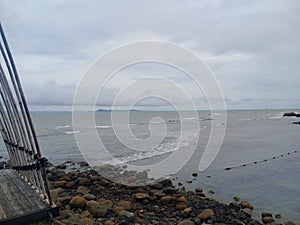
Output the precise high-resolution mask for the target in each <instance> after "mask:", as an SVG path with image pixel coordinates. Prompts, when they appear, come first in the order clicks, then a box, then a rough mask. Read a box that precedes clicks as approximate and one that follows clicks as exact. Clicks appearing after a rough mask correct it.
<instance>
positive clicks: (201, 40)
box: [0, 0, 300, 109]
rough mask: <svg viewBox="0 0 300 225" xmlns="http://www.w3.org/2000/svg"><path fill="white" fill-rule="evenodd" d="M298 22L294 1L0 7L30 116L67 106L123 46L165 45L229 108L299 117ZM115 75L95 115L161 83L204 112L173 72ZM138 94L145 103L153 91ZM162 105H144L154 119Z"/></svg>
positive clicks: (64, 0)
mask: <svg viewBox="0 0 300 225" xmlns="http://www.w3.org/2000/svg"><path fill="white" fill-rule="evenodd" d="M299 12H300V2H299V1H298V0H253V1H247V0H244V1H240V0H206V1H205V0H193V1H189V0H187V1H173V0H166V1H150V0H149V1H144V0H136V1H135V0H132V1H114V0H110V1H74V0H72V1H71V0H55V1H50V0H49V1H38V0H27V1H14V0H1V1H0V19H1V22H2V25H3V27H4V29H5V32H6V36H7V38H8V40H9V43H10V46H11V49H12V52H13V54H14V57H15V60H16V63H17V66H18V69H19V73H20V76H21V79H22V82H23V86H24V90H25V94H26V96H27V100H28V102H29V103H30V104H31V105H32V106H54V105H56V106H68V105H72V101H73V96H74V92H75V90H76V87H77V86H78V82H79V81H80V79H81V77H82V76H83V75H84V73H85V71H86V70H87V68H89V66H90V65H92V63H93V62H95V60H96V59H97V58H98V57H100V56H101V55H103V54H105V53H106V52H108V51H110V50H111V49H112V48H115V47H117V46H119V45H121V44H126V43H130V42H135V41H142V40H162V41H169V42H172V43H175V44H178V45H180V46H183V47H185V48H188V49H190V50H191V51H193V52H194V53H196V54H198V55H199V56H200V57H201V58H202V59H203V60H204V61H205V62H206V63H207V65H208V66H209V68H210V69H211V71H212V72H213V73H214V75H215V77H216V78H217V80H218V82H219V84H220V87H221V88H222V90H223V93H224V98H225V100H226V104H227V107H228V108H232V109H235V108H263V109H265V108H300V96H299V90H300V74H299V71H300V63H299V59H300V29H299V27H300V13H299ZM120 73H123V75H120V74H119V75H120V76H117V75H118V74H116V76H115V77H114V79H113V80H112V82H111V84H108V85H107V87H106V88H105V92H104V93H103V95H102V96H101V98H100V100H99V104H100V105H103V106H109V105H110V104H112V101H113V99H114V96H115V95H116V94H117V93H118V90H119V89H120V88H122V87H124V85H126V83H130V82H132V81H134V80H138V79H139V78H140V77H143V78H144V77H146V78H147V77H149V76H150V77H151V76H161V77H168V78H170V77H171V78H170V79H171V80H173V81H175V82H177V84H178V85H179V86H182V87H183V88H186V89H187V90H191V91H190V92H191V93H190V95H191V96H192V97H193V98H194V99H195V101H196V104H197V107H198V108H202V107H204V106H203V105H201V104H202V103H201V99H202V100H203V93H201V91H199V90H196V89H195V87H194V86H193V85H194V84H193V82H192V81H191V80H189V79H188V78H186V77H184V75H183V74H180V73H179V72H178V71H175V70H174V69H172V68H167V67H164V68H163V67H162V65H149V64H147V65H137V66H136V67H134V66H133V67H132V68H129V69H127V70H125V71H121V72H120ZM154 85H160V83H159V82H158V83H156V84H154ZM143 88H144V89H147V91H149V93H151V85H146V86H145V87H141V89H143ZM144 91H145V90H144ZM138 93H139V92H136V94H137V95H138ZM168 94H169V95H172V92H169V93H168ZM131 97H132V96H131ZM137 97H138V96H137ZM128 98H130V96H128ZM123 104H124V105H126V98H125V100H124V102H123ZM163 104H164V103H162V102H161V101H156V100H155V99H154V100H153V99H150V100H149V101H145V102H144V103H141V105H143V106H145V105H146V106H147V105H150V106H152V109H153V106H156V105H157V106H161V105H163Z"/></svg>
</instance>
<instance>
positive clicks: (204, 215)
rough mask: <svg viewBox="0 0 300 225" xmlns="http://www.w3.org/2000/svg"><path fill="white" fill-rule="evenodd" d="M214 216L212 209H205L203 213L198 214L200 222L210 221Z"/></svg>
mask: <svg viewBox="0 0 300 225" xmlns="http://www.w3.org/2000/svg"><path fill="white" fill-rule="evenodd" d="M213 215H214V211H213V210H211V209H204V210H203V211H202V212H201V213H199V214H198V216H197V218H198V219H200V220H206V219H209V218H210V217H212V216H213Z"/></svg>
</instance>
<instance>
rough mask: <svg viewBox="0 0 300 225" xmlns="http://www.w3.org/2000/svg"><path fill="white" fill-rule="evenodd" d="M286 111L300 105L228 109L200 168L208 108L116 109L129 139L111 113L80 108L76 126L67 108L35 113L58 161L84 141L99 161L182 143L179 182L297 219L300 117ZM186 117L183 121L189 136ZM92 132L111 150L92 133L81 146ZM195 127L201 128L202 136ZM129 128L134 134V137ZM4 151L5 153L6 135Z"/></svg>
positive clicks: (165, 150)
mask: <svg viewBox="0 0 300 225" xmlns="http://www.w3.org/2000/svg"><path fill="white" fill-rule="evenodd" d="M286 111H297V110H236V111H228V112H227V124H216V125H215V126H226V133H225V138H224V141H223V144H222V146H221V148H220V151H219V153H218V155H217V157H216V158H215V160H214V161H213V162H212V164H211V165H210V166H209V167H208V168H207V169H206V170H205V171H203V172H199V171H198V165H199V161H200V159H201V157H202V154H203V152H204V149H205V147H206V146H207V143H208V140H209V137H210V135H211V131H212V127H211V122H212V120H211V118H212V115H210V113H209V112H208V111H199V112H198V114H197V116H196V117H195V115H194V114H193V113H191V112H183V113H180V114H178V113H176V112H144V111H133V112H130V114H129V118H127V114H126V113H125V112H116V113H115V121H116V122H115V123H116V124H114V127H115V128H116V127H118V132H119V134H120V135H121V136H122V135H123V138H124V141H125V142H126V143H125V144H124V142H122V141H120V139H118V138H117V137H116V135H115V130H114V129H113V126H112V125H113V124H112V121H111V114H110V113H109V112H98V113H96V114H95V115H96V116H95V121H94V124H93V125H89V124H87V123H86V121H85V119H84V118H85V117H86V116H90V115H91V114H92V113H91V112H89V113H82V120H80V121H79V123H78V124H77V125H76V127H73V126H72V113H70V112H33V113H32V117H33V120H34V124H35V127H36V130H37V134H38V139H39V143H40V145H41V148H42V151H43V154H44V155H45V156H46V157H47V158H48V159H49V160H50V161H51V162H52V163H54V164H59V163H62V162H64V161H66V160H74V161H82V160H84V157H83V156H82V154H81V152H80V150H79V147H80V149H81V150H82V146H84V148H85V149H84V151H85V154H84V156H85V157H87V158H88V160H89V161H92V160H97V162H98V161H99V158H100V159H101V162H102V163H111V164H118V163H120V162H121V163H128V164H132V165H151V164H153V163H157V162H159V161H162V160H164V159H166V158H167V157H169V156H170V155H172V154H173V153H174V152H176V151H179V150H180V149H189V148H193V149H195V151H194V152H193V155H192V157H191V159H190V160H189V161H188V162H187V163H186V164H185V165H184V166H183V168H182V169H181V170H180V171H179V172H177V173H176V174H173V175H172V179H174V181H175V183H178V182H181V183H183V184H184V185H185V186H186V187H187V188H190V189H193V188H195V187H203V188H205V190H209V189H212V190H214V191H215V194H214V195H212V196H214V198H216V199H218V200H220V201H223V202H226V203H228V202H230V201H233V200H232V198H233V196H240V197H241V198H242V199H246V200H248V201H250V202H251V203H253V205H254V206H255V211H254V216H256V217H258V218H259V213H260V212H261V211H270V212H273V213H281V214H282V216H283V220H284V219H292V220H294V221H296V222H298V223H300V203H299V202H300V201H299V200H300V199H299V196H300V163H299V162H300V138H299V137H300V136H299V134H300V126H299V125H293V124H291V123H292V122H293V121H298V120H300V119H299V118H298V120H297V118H286V117H282V115H283V113H284V112H286ZM79 114H80V113H79ZM182 120H184V121H185V126H186V127H185V130H184V135H182V123H181V122H182ZM196 125H199V127H198V126H196ZM128 127H129V128H130V132H128V130H127V129H126V128H128ZM186 128H188V129H186ZM94 131H96V132H97V135H98V138H100V139H101V141H102V143H103V145H104V146H105V148H106V150H107V151H108V152H109V153H110V156H111V157H108V155H107V154H103V155H101V153H99V154H100V155H99V154H98V153H97V152H96V153H97V154H98V155H97V157H94V155H95V154H96V153H95V151H94V149H95V142H96V141H95V140H93V139H92V138H91V139H89V138H87V139H86V140H85V142H84V143H83V145H82V146H79V147H78V145H77V143H76V141H75V136H76V135H83V136H85V137H89V136H91V134H92V132H94ZM122 132H123V133H122ZM131 132H132V133H131ZM151 132H152V133H151ZM195 134H198V135H199V136H198V137H199V140H198V141H197V139H196V136H195ZM130 135H133V136H134V137H136V138H137V139H130ZM161 137H163V138H161ZM140 140H141V141H140ZM178 140H181V142H180V145H178ZM153 143H154V144H153ZM157 143H158V144H157ZM128 146H134V148H136V149H139V148H140V149H144V150H143V151H137V150H135V149H134V148H131V147H128ZM89 151H90V152H89ZM0 155H1V156H4V158H7V154H6V150H5V148H4V145H3V143H2V142H1V144H0ZM99 163H100V162H99ZM174 163H175V164H176V161H175V162H174ZM226 168H227V169H226ZM194 172H198V176H197V177H193V176H192V173H194ZM186 181H192V183H187V182H186ZM206 193H207V192H206ZM208 195H209V194H208Z"/></svg>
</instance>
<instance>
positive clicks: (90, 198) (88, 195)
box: [83, 194, 96, 201]
mask: <svg viewBox="0 0 300 225" xmlns="http://www.w3.org/2000/svg"><path fill="white" fill-rule="evenodd" d="M83 197H84V198H85V199H86V200H88V201H90V200H95V199H96V196H95V195H93V194H85V195H83Z"/></svg>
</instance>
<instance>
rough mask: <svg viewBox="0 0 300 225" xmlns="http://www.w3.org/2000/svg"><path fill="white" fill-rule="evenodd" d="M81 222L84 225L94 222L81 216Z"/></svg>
mask: <svg viewBox="0 0 300 225" xmlns="http://www.w3.org/2000/svg"><path fill="white" fill-rule="evenodd" d="M81 222H82V224H84V225H93V224H94V220H93V219H91V218H83V219H81Z"/></svg>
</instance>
